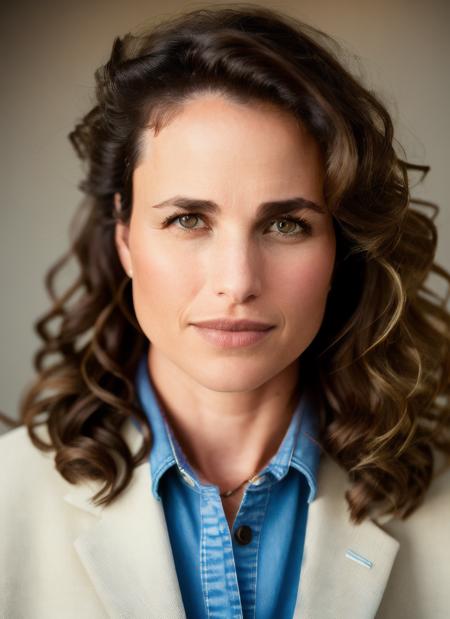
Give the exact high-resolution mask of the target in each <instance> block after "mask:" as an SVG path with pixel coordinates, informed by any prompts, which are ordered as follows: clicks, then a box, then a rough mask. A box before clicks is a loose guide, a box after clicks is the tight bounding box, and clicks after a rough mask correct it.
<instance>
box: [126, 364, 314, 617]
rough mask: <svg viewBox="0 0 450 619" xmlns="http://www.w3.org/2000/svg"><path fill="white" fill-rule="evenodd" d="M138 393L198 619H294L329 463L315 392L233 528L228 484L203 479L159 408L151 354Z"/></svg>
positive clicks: (158, 487)
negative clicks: (242, 533)
mask: <svg viewBox="0 0 450 619" xmlns="http://www.w3.org/2000/svg"><path fill="white" fill-rule="evenodd" d="M136 388H137V392H138V397H139V401H140V404H141V406H142V408H143V410H144V412H145V414H146V416H147V418H148V421H149V423H150V427H151V429H152V433H153V445H152V450H151V453H150V456H149V461H150V466H151V471H152V488H151V492H152V493H153V496H154V497H155V499H156V500H158V501H162V505H163V508H164V513H165V517H166V522H167V528H168V533H169V538H170V542H171V547H172V553H173V557H174V563H175V567H176V572H177V576H178V581H179V585H180V590H181V594H182V598H183V604H184V607H185V611H186V615H187V617H188V619H205V618H208V619H212V618H214V619H273V618H274V617H276V618H277V619H291V618H292V616H293V613H294V608H295V604H296V600H297V591H298V586H299V582H300V576H301V574H300V571H301V570H300V568H301V562H302V557H303V544H304V539H305V529H306V522H307V517H308V506H309V503H311V501H313V500H314V498H315V496H316V492H317V486H316V479H317V472H318V468H319V464H320V447H319V446H318V445H317V443H316V442H315V439H316V438H317V421H316V415H315V414H314V413H315V411H314V410H313V407H312V403H311V402H310V401H309V398H308V394H307V391H304V392H303V393H302V395H301V397H300V400H299V402H298V404H297V407H296V410H295V413H294V415H293V416H292V420H291V422H290V425H289V428H288V430H287V431H286V434H285V436H284V438H283V440H282V442H281V444H280V447H279V449H278V451H277V453H276V454H275V455H274V456H273V458H272V459H271V460H270V462H269V463H268V464H267V466H265V468H264V469H262V470H261V471H260V472H259V473H258V475H257V476H256V477H255V478H253V483H251V484H248V485H247V487H246V490H245V493H244V496H243V498H242V502H241V505H240V508H239V512H238V513H237V515H236V519H235V522H234V523H233V527H232V530H231V532H230V529H229V527H228V523H227V520H226V518H225V515H224V511H223V507H222V502H221V498H220V496H219V489H218V487H217V486H214V485H211V484H204V483H201V482H200V481H199V479H198V476H197V475H196V473H195V472H194V470H193V469H192V468H191V466H190V464H189V462H188V461H187V459H186V456H185V454H184V453H183V450H182V448H181V446H180V444H179V443H178V441H177V440H176V438H175V436H174V434H173V431H172V429H171V427H170V425H169V422H168V419H167V416H166V415H165V413H164V411H163V410H162V408H161V406H160V405H159V401H158V399H157V397H156V394H155V390H154V387H153V385H152V381H151V377H150V375H149V370H148V363H147V355H144V356H143V357H142V359H141V361H140V364H139V367H138V371H137V375H136ZM135 423H136V425H137V422H135ZM225 500H226V499H225ZM242 526H245V527H249V528H250V530H251V540H250V542H249V543H246V544H241V543H239V541H238V540H237V539H236V538H235V536H234V533H235V531H236V530H237V529H239V527H242ZM247 532H248V529H247Z"/></svg>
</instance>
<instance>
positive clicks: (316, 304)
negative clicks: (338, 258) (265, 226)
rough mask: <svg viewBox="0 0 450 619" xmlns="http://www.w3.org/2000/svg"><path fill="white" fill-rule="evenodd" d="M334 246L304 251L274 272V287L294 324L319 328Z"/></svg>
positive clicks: (331, 266)
mask: <svg viewBox="0 0 450 619" xmlns="http://www.w3.org/2000/svg"><path fill="white" fill-rule="evenodd" d="M334 254H335V252H334V245H332V244H330V245H317V246H315V247H314V246H310V247H309V248H306V247H305V250H304V252H303V253H302V254H300V255H299V256H298V257H297V258H296V259H295V260H294V261H291V262H290V264H289V266H286V268H284V269H283V270H282V271H281V272H280V271H279V272H278V275H279V279H278V284H277V285H276V287H277V289H278V291H279V295H280V297H279V298H280V299H283V301H284V303H283V304H284V306H285V308H284V309H285V310H286V313H287V314H288V315H289V317H291V318H292V320H293V322H294V323H295V322H296V321H297V322H300V323H301V324H302V326H306V325H307V324H310V325H311V327H314V328H315V327H317V328H318V327H319V326H320V323H321V321H322V318H323V313H324V311H325V305H326V301H327V297H328V291H329V287H330V283H331V277H332V273H333V266H334Z"/></svg>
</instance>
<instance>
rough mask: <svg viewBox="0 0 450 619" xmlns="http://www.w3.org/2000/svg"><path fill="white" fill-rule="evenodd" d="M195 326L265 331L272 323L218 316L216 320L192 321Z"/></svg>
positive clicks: (227, 329) (225, 329)
mask: <svg viewBox="0 0 450 619" xmlns="http://www.w3.org/2000/svg"><path fill="white" fill-rule="evenodd" d="M193 324H194V325H195V326H196V327H201V328H204V329H217V330H218V331H267V330H268V329H271V328H272V327H273V326H274V325H271V324H268V323H264V322H259V321H255V320H245V319H242V320H230V319H227V318H219V319H217V320H203V321H201V322H194V323H193Z"/></svg>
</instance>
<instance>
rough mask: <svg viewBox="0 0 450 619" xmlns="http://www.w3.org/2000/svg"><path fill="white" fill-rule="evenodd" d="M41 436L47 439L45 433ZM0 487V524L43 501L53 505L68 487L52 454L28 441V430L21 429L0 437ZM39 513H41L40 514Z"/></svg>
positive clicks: (69, 486) (69, 485)
mask: <svg viewBox="0 0 450 619" xmlns="http://www.w3.org/2000/svg"><path fill="white" fill-rule="evenodd" d="M40 436H43V438H46V435H45V433H44V432H43V431H42V432H40ZM0 487H1V489H2V495H3V497H2V498H3V499H4V500H2V502H1V504H2V506H3V507H0V517H1V519H2V521H4V519H5V518H6V519H8V518H9V517H11V515H12V514H13V513H14V508H17V509H18V510H20V511H22V512H23V511H24V510H26V509H28V508H31V507H32V505H33V503H37V504H41V502H42V499H44V498H45V499H46V500H49V499H50V498H51V497H52V496H53V497H54V499H55V501H56V500H57V497H60V496H61V493H62V492H64V491H65V492H67V491H68V490H69V489H70V488H71V487H72V485H71V484H69V483H68V482H67V481H66V480H65V479H64V478H63V477H62V476H61V475H60V473H59V472H58V471H57V469H56V466H55V452H54V451H53V450H52V451H42V450H41V449H38V448H37V447H36V446H35V445H34V444H33V443H32V441H31V439H30V437H29V435H28V431H27V428H26V427H25V426H20V427H18V428H15V429H14V430H11V431H9V432H7V433H6V434H3V435H2V436H0ZM39 511H40V512H42V509H40V510H39Z"/></svg>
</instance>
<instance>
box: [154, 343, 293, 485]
mask: <svg viewBox="0 0 450 619" xmlns="http://www.w3.org/2000/svg"><path fill="white" fill-rule="evenodd" d="M148 363H149V370H150V376H151V380H152V383H153V387H154V390H155V392H156V395H157V397H158V400H159V403H160V405H161V406H162V408H163V410H164V412H165V414H166V417H167V419H168V421H169V424H170V426H171V428H172V431H173V432H174V434H175V436H176V438H177V440H178V442H179V443H180V445H181V447H182V449H183V451H184V452H185V454H186V457H187V458H188V460H189V463H190V464H191V466H192V467H193V468H194V470H195V471H196V473H197V474H198V476H199V479H200V481H202V482H204V483H205V482H206V483H211V484H215V485H217V486H218V487H219V489H220V491H221V492H223V491H225V490H232V489H234V488H235V487H236V486H238V485H239V484H241V483H242V482H243V481H244V480H247V479H250V478H251V477H252V476H253V475H255V474H256V473H258V472H259V471H260V470H261V469H262V468H263V467H264V466H265V465H266V464H267V463H268V461H269V460H270V459H271V458H272V457H273V455H274V454H275V453H276V451H277V450H278V447H279V445H280V444H281V441H282V440H283V437H284V435H285V434H286V431H287V429H288V427H289V423H290V421H291V419H292V415H293V413H294V410H295V407H296V405H297V402H298V396H299V389H298V382H299V381H298V363H295V364H292V365H291V366H288V368H286V369H285V370H284V371H283V372H281V373H280V374H278V375H277V376H275V377H273V378H272V379H270V380H269V381H267V382H266V383H265V384H264V385H262V386H258V387H257V388H256V389H254V390H250V391H249V390H247V391H240V392H237V391H235V392H230V391H227V392H225V391H217V390H212V389H208V388H205V387H204V386H203V385H200V384H199V383H198V382H196V381H194V380H193V379H192V378H191V377H190V376H187V375H186V373H184V372H182V371H181V370H180V369H179V368H178V367H177V366H174V365H173V364H172V363H170V361H168V360H167V358H166V357H163V356H162V355H160V354H159V353H158V351H156V350H155V349H154V347H153V346H150V348H149V357H148Z"/></svg>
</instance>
